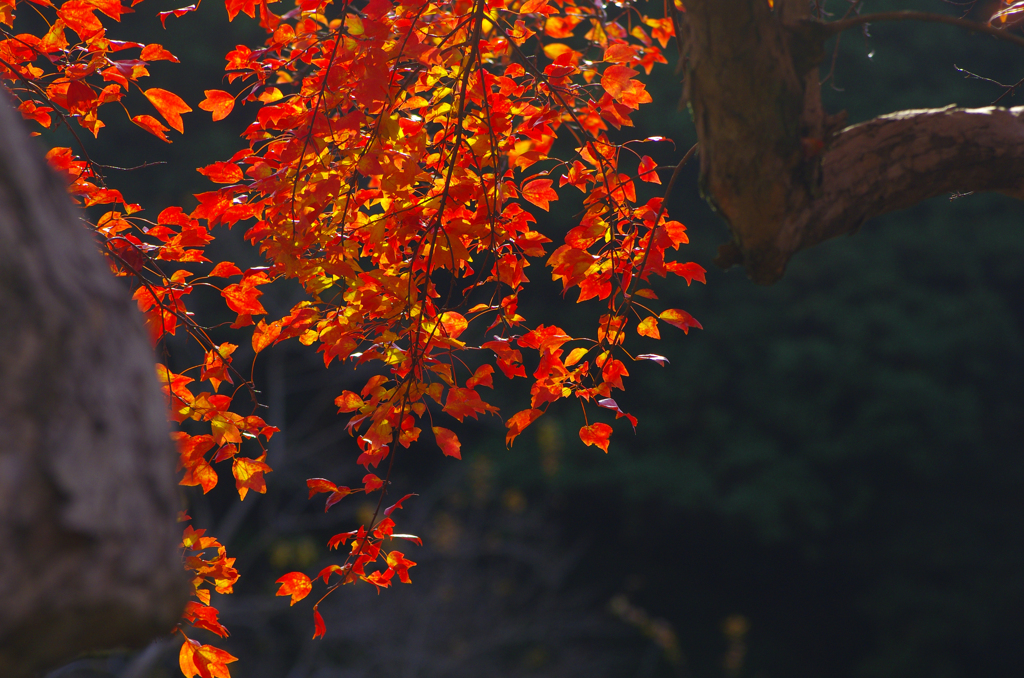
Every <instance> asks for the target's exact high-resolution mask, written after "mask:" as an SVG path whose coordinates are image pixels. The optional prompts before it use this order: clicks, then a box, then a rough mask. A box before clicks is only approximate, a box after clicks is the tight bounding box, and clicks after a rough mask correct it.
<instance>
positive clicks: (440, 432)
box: [431, 426, 462, 459]
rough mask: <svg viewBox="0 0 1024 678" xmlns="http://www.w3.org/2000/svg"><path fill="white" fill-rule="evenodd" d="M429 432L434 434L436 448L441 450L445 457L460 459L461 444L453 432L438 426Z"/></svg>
mask: <svg viewBox="0 0 1024 678" xmlns="http://www.w3.org/2000/svg"><path fill="white" fill-rule="evenodd" d="M431 430H432V431H433V432H434V438H435V439H436V440H437V446H438V447H440V448H441V451H442V452H443V453H444V455H445V456H446V457H455V458H456V459H462V443H460V442H459V438H458V436H456V435H455V433H454V432H452V431H450V430H448V429H446V428H442V427H440V426H434V427H432V428H431Z"/></svg>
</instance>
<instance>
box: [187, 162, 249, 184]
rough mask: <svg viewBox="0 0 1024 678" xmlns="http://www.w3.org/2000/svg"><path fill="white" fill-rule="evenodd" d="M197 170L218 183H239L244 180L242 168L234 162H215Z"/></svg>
mask: <svg viewBox="0 0 1024 678" xmlns="http://www.w3.org/2000/svg"><path fill="white" fill-rule="evenodd" d="M196 171H197V172H199V173H200V174H202V175H203V176H205V177H207V178H208V179H209V180H210V181H212V182H214V183H217V184H237V183H238V182H239V181H241V180H242V168H241V167H239V166H238V165H236V164H235V163H233V162H215V163H213V164H212V165H207V166H206V167H200V168H199V169H198V170H196Z"/></svg>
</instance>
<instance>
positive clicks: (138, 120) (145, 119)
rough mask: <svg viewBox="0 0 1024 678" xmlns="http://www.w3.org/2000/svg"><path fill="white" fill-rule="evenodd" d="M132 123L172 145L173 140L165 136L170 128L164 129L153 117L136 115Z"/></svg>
mask: <svg viewBox="0 0 1024 678" xmlns="http://www.w3.org/2000/svg"><path fill="white" fill-rule="evenodd" d="M132 122H134V123H135V124H136V125H138V126H139V127H141V128H142V129H144V130H146V131H147V132H149V133H150V134H152V135H154V136H156V137H158V138H160V139H162V140H164V141H166V142H167V143H171V140H170V139H168V138H167V135H166V134H164V132H166V131H167V130H168V129H169V128H167V127H164V126H163V125H162V124H160V121H159V120H157V119H156V118H154V117H153V116H152V115H136V116H135V117H134V118H132Z"/></svg>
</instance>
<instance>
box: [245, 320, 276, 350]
mask: <svg viewBox="0 0 1024 678" xmlns="http://www.w3.org/2000/svg"><path fill="white" fill-rule="evenodd" d="M280 336H281V323H279V322H273V323H270V324H269V325H268V324H267V323H265V322H264V321H262V320H261V321H260V323H259V325H257V326H256V329H254V330H253V331H252V350H253V351H255V352H256V353H259V352H260V351H262V350H263V349H265V348H266V347H267V346H270V345H271V344H273V343H274V341H275V340H276V339H277V338H278V337H280Z"/></svg>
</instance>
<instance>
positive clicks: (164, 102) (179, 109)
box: [143, 87, 192, 134]
mask: <svg viewBox="0 0 1024 678" xmlns="http://www.w3.org/2000/svg"><path fill="white" fill-rule="evenodd" d="M143 94H145V95H146V98H147V99H149V103H151V104H153V108H155V109H156V111H157V113H159V114H160V116H161V117H162V118H163V119H164V120H166V121H167V124H168V125H170V126H171V128H172V129H176V130H178V132H179V133H180V134H184V133H185V126H184V124H182V122H181V114H182V113H188V112H189V111H191V110H192V109H191V108H190V107H189V106H188V104H186V103H185V102H184V101H183V100H182V98H181V97H179V96H178V95H177V94H174V93H173V92H168V91H167V90H165V89H160V88H159V87H153V88H151V89H147V90H145V91H144V92H143Z"/></svg>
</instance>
